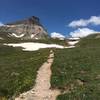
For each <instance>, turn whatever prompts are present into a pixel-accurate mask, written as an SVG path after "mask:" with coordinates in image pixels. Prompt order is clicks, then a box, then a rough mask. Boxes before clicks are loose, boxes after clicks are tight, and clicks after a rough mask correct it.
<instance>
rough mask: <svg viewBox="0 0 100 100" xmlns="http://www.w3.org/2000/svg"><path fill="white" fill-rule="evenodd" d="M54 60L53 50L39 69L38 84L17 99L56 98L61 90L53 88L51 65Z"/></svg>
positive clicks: (44, 99)
mask: <svg viewBox="0 0 100 100" xmlns="http://www.w3.org/2000/svg"><path fill="white" fill-rule="evenodd" d="M53 60H54V52H53V51H52V50H51V51H50V55H49V57H48V60H47V62H45V63H44V64H43V65H42V66H41V67H40V69H39V70H38V74H37V78H36V85H35V86H34V87H33V89H31V90H29V91H27V92H25V93H23V94H20V96H19V97H17V98H16V99H15V100H56V97H57V96H58V95H59V94H60V91H59V90H51V89H50V87H51V84H50V79H51V74H52V72H51V65H52V63H53Z"/></svg>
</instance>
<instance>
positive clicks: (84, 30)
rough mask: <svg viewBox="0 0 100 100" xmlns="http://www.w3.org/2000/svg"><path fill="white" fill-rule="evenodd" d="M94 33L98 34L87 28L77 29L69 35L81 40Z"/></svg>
mask: <svg viewBox="0 0 100 100" xmlns="http://www.w3.org/2000/svg"><path fill="white" fill-rule="evenodd" d="M95 33H98V32H97V31H95V30H92V29H89V28H78V29H77V30H75V31H73V32H70V33H69V34H70V35H71V36H72V37H75V38H77V37H79V38H82V37H86V36H88V35H90V34H95Z"/></svg>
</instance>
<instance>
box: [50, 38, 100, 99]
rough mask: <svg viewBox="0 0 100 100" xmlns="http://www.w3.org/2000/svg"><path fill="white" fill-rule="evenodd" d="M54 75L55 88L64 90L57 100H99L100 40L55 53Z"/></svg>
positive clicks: (52, 82) (89, 41)
mask: <svg viewBox="0 0 100 100" xmlns="http://www.w3.org/2000/svg"><path fill="white" fill-rule="evenodd" d="M52 72H53V74H52V78H51V85H52V88H58V89H60V90H61V91H62V94H61V95H60V96H58V98H57V100H100V39H93V38H92V39H85V38H84V39H82V40H81V41H80V43H79V44H78V45H77V47H76V48H73V49H63V50H55V60H54V63H53V66H52Z"/></svg>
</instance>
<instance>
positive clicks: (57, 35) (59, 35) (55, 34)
mask: <svg viewBox="0 0 100 100" xmlns="http://www.w3.org/2000/svg"><path fill="white" fill-rule="evenodd" d="M51 37H52V38H60V39H64V38H65V36H64V35H62V34H61V33H57V32H52V33H51Z"/></svg>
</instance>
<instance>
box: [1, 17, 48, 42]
mask: <svg viewBox="0 0 100 100" xmlns="http://www.w3.org/2000/svg"><path fill="white" fill-rule="evenodd" d="M47 36H48V33H47V31H46V29H45V28H44V27H43V25H41V23H40V21H39V18H37V17H35V16H32V17H31V18H27V19H24V20H20V21H16V22H12V23H8V24H6V25H4V26H0V38H1V39H4V38H20V39H23V40H24V39H25V40H28V39H44V38H46V37H47Z"/></svg>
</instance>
